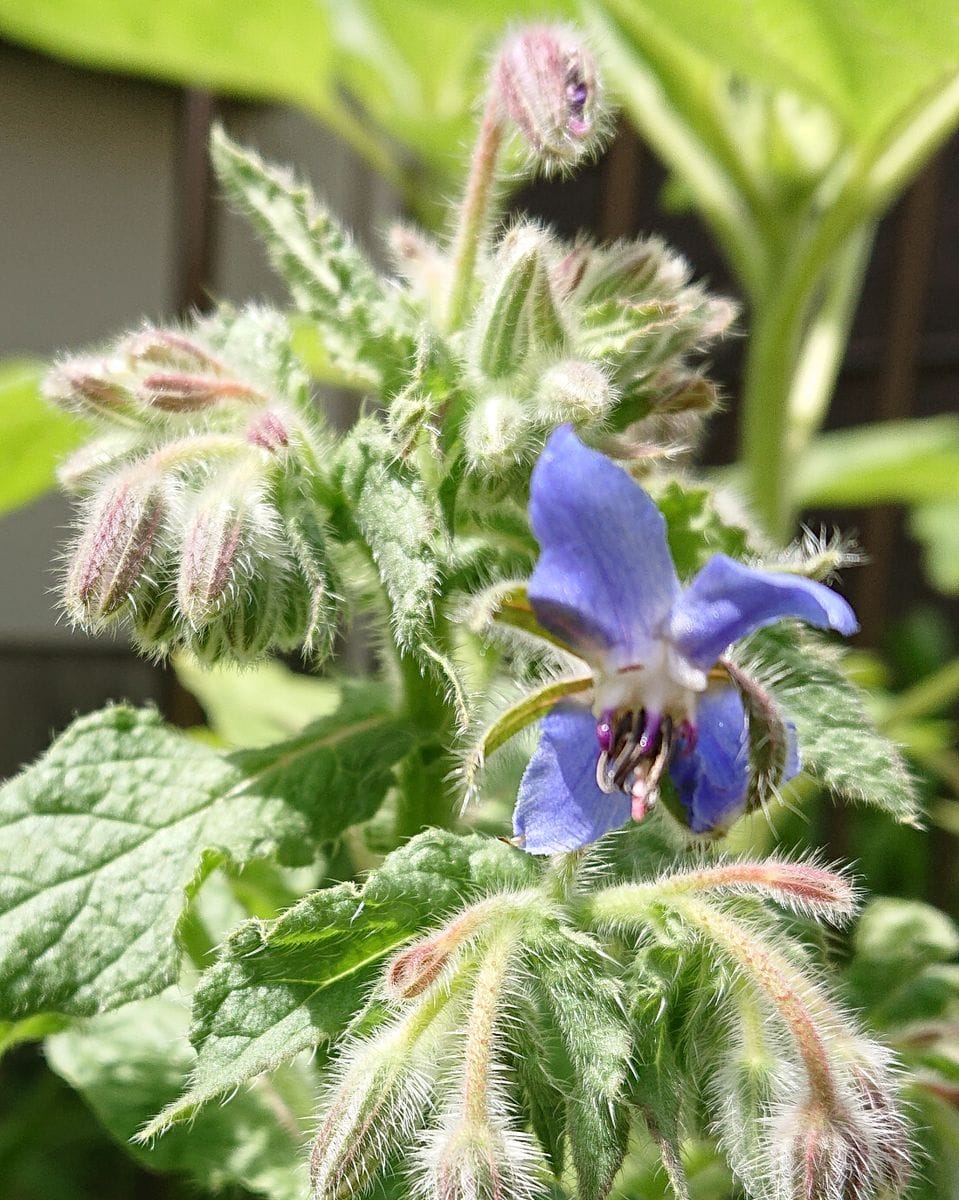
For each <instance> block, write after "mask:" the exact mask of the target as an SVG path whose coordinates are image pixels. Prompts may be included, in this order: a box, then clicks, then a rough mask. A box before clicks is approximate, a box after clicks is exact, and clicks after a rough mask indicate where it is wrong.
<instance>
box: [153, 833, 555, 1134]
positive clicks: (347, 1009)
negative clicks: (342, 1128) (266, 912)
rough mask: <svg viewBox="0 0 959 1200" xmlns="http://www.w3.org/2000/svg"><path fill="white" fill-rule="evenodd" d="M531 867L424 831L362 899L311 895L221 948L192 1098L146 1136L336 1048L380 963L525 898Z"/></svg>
mask: <svg viewBox="0 0 959 1200" xmlns="http://www.w3.org/2000/svg"><path fill="white" fill-rule="evenodd" d="M538 871H539V867H538V865H537V863H536V861H535V860H533V859H531V858H530V857H529V856H527V855H524V854H523V853H521V852H520V851H519V850H515V849H514V848H513V847H511V846H507V845H505V844H504V843H502V842H499V841H497V840H495V839H493V838H485V837H480V836H478V835H475V834H474V835H471V836H468V837H457V836H456V835H455V834H451V833H443V832H440V831H438V830H437V831H429V832H427V833H422V834H420V835H418V836H417V837H415V838H413V839H412V840H411V841H410V842H408V843H407V845H406V846H404V847H403V848H402V849H400V850H397V851H395V852H394V853H393V854H391V855H390V856H389V857H388V858H387V859H386V861H385V862H384V863H383V865H382V867H380V869H379V870H377V871H375V872H374V873H373V874H372V875H371V876H370V878H369V879H368V881H367V882H366V884H365V885H364V887H363V888H361V889H357V888H356V887H355V886H354V885H353V884H350V883H343V884H340V885H338V886H337V887H332V888H328V889H325V890H322V891H319V892H314V893H313V894H312V895H310V896H307V897H306V898H305V899H303V900H302V901H300V903H299V904H297V905H296V906H295V907H293V908H291V909H290V910H289V911H288V912H286V913H284V914H283V915H282V916H281V917H279V918H278V919H277V920H276V921H273V922H271V923H268V924H265V923H263V922H261V921H250V922H247V923H246V924H244V925H241V926H240V927H239V929H237V930H236V931H235V932H234V933H233V934H232V935H231V936H230V938H229V939H228V940H227V943H226V945H225V947H224V950H223V953H222V956H221V958H220V960H219V962H217V963H216V964H215V965H214V966H213V967H212V968H210V970H208V971H207V972H206V973H205V974H204V976H203V978H202V979H201V981H200V984H199V986H198V988H197V990H196V994H195V997H194V1010H193V1017H194V1020H193V1028H192V1030H191V1038H192V1040H193V1044H194V1045H195V1046H196V1048H197V1051H198V1055H199V1057H198V1059H197V1063H196V1067H195V1069H194V1072H193V1075H192V1079H191V1083H190V1088H189V1090H188V1091H187V1092H186V1093H185V1095H184V1096H182V1097H181V1098H180V1099H179V1100H178V1101H177V1102H176V1103H174V1104H172V1105H170V1106H169V1107H168V1108H167V1109H165V1110H164V1111H163V1112H162V1113H161V1114H160V1116H159V1117H157V1119H156V1121H155V1122H154V1124H153V1126H152V1128H153V1129H154V1131H157V1130H160V1129H162V1128H164V1127H165V1126H167V1125H169V1124H171V1123H173V1122H176V1121H180V1120H183V1119H185V1118H187V1117H189V1116H191V1115H192V1114H193V1113H194V1112H195V1111H196V1110H197V1108H199V1107H200V1106H201V1105H203V1104H204V1103H205V1102H206V1101H208V1100H210V1099H212V1098H213V1097H215V1096H218V1095H220V1094H222V1093H224V1092H228V1091H230V1090H232V1089H233V1088H235V1087H237V1086H239V1085H240V1084H242V1083H244V1082H245V1081H246V1080H248V1079H250V1078H251V1077H253V1076H255V1075H258V1074H259V1073H260V1072H261V1071H264V1070H267V1069H270V1068H272V1067H275V1066H276V1065H277V1064H278V1063H280V1062H283V1061H285V1060H286V1059H288V1058H290V1057H292V1056H293V1055H295V1054H297V1053H299V1051H301V1050H304V1049H306V1048H308V1047H311V1046H315V1045H317V1044H318V1043H322V1042H324V1041H327V1040H328V1039H330V1038H333V1037H336V1036H337V1035H338V1034H340V1033H341V1032H342V1031H343V1030H344V1029H345V1028H346V1026H347V1024H348V1023H349V1021H350V1020H351V1019H352V1018H353V1017H354V1016H355V1015H356V1013H357V1011H358V1010H359V1009H360V1008H361V1007H362V1005H363V1003H364V1000H365V998H366V996H367V994H368V992H369V988H370V985H371V983H372V982H373V980H374V979H375V978H376V976H377V974H378V972H379V970H380V969H381V967H382V965H383V961H384V959H385V958H386V957H387V956H388V955H389V954H391V953H392V952H394V951H395V950H397V949H399V947H401V946H402V945H403V944H404V943H405V942H407V941H408V940H409V939H410V938H411V937H413V936H414V935H415V934H417V933H419V932H420V931H422V930H424V929H427V928H428V927H430V926H431V925H434V924H436V923H438V922H440V921H441V920H442V919H443V917H445V916H447V915H448V914H450V913H452V912H454V911H456V910H457V909H458V908H459V907H460V906H461V905H462V903H463V902H464V901H465V900H468V899H469V898H470V897H472V896H476V895H478V894H481V893H486V892H491V891H493V890H495V889H496V888H503V887H523V886H528V885H529V884H530V883H532V882H533V881H534V880H535V878H536V876H537V874H538Z"/></svg>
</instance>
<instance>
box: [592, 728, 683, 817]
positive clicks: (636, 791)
mask: <svg viewBox="0 0 959 1200" xmlns="http://www.w3.org/2000/svg"><path fill="white" fill-rule="evenodd" d="M673 734H674V726H673V719H672V717H670V716H668V715H666V716H661V715H660V714H659V713H648V712H647V711H646V710H645V709H642V708H641V709H637V710H635V711H630V710H628V709H627V710H620V711H619V712H615V711H613V710H612V709H610V710H608V711H606V712H604V713H603V715H602V717H601V718H600V721H599V723H598V724H597V726H596V739H597V741H598V742H599V747H600V753H599V759H598V761H597V763H596V783H597V785H598V786H599V788H600V789H601V790H602V791H603V792H605V793H606V794H607V795H611V794H612V793H613V792H623V793H624V794H625V795H627V796H629V797H630V800H631V801H632V814H633V820H635V821H641V820H642V819H643V817H644V816H645V815H646V814H647V813H648V812H649V810H650V809H651V808H653V807H654V806H655V804H656V802H657V801H658V799H659V783H660V780H661V779H662V777H663V772H664V771H665V770H666V768H667V767H668V766H669V760H670V758H671V756H672V753H673V750H674V748H675V746H676V744H677V741H676V739H675V738H674V736H673Z"/></svg>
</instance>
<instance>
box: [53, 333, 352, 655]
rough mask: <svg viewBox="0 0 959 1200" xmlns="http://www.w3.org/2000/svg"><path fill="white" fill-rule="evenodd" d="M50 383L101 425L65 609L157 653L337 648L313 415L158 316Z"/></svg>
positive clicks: (59, 370)
mask: <svg viewBox="0 0 959 1200" xmlns="http://www.w3.org/2000/svg"><path fill="white" fill-rule="evenodd" d="M44 390H45V393H46V395H47V396H48V398H50V399H51V400H53V401H54V402H55V403H57V404H59V405H61V406H62V407H64V408H66V409H68V410H69V411H72V412H75V413H80V414H83V415H84V416H86V417H87V418H88V419H92V420H93V421H94V422H95V424H96V426H97V427H98V429H100V430H102V432H101V433H100V435H99V436H97V437H95V438H94V439H93V440H92V441H91V442H90V443H88V444H87V445H86V446H84V447H83V448H82V449H81V450H80V451H79V453H78V454H77V455H75V456H74V457H73V458H72V459H70V460H68V461H67V463H66V464H65V465H64V467H63V468H62V471H61V478H62V479H63V481H64V482H65V483H67V484H68V485H69V486H70V487H71V489H72V490H74V491H76V492H78V493H80V496H81V508H80V513H79V519H78V532H77V536H76V538H75V540H74V543H73V545H72V547H71V549H70V551H69V556H68V565H67V571H66V580H65V586H64V598H63V602H64V607H65V609H66V612H67V614H68V615H69V617H70V618H71V620H73V621H74V622H76V623H77V624H79V625H82V626H84V627H85V628H88V629H90V630H93V631H98V630H102V629H104V628H106V627H108V626H114V625H118V624H126V625H128V626H129V627H130V628H131V631H132V635H133V638H134V641H135V642H136V644H137V645H138V647H139V648H140V649H141V650H143V651H144V652H145V653H147V654H151V655H154V656H162V655H165V654H166V653H168V652H170V651H171V650H173V649H176V648H177V647H186V648H188V649H190V650H192V651H193V652H194V653H196V654H197V655H198V656H200V657H201V658H202V659H205V660H207V661H216V660H221V659H234V660H238V661H248V660H251V659H254V658H256V657H258V656H259V655H261V654H263V653H264V652H265V651H266V650H267V649H269V648H270V647H277V648H280V649H293V648H295V647H297V646H303V645H306V646H307V647H308V648H310V649H317V648H320V647H323V648H328V647H329V643H330V640H331V633H330V631H329V630H328V629H325V628H321V626H325V625H326V624H328V623H329V622H331V621H335V612H333V611H332V608H333V605H332V603H331V595H332V590H331V569H330V564H329V555H328V550H327V546H326V539H325V537H324V534H323V529H322V525H321V524H320V523H319V522H317V521H315V520H314V521H312V522H310V521H306V520H305V519H304V516H305V514H306V513H308V512H309V511H310V510H311V505H310V504H309V503H308V488H309V483H308V482H307V480H306V477H305V473H304V471H303V463H304V460H305V459H306V458H308V457H310V455H309V451H310V450H311V448H312V442H313V439H315V436H316V432H317V431H316V429H315V428H314V427H313V425H312V423H311V421H310V418H309V414H307V413H304V412H303V411H301V410H299V409H298V408H297V407H296V406H295V405H292V404H290V403H289V401H287V400H285V399H277V398H276V397H275V396H273V395H271V394H270V393H269V391H268V390H267V389H266V388H265V387H264V386H263V385H262V384H261V382H260V381H259V380H258V379H256V378H251V377H250V374H249V373H248V372H245V371H240V372H238V371H236V370H235V369H232V368H231V367H230V366H228V364H227V363H226V361H225V360H224V359H223V358H221V357H220V355H219V354H218V353H217V352H216V351H215V350H214V349H213V348H211V346H210V344H209V342H208V340H207V339H206V338H205V337H203V336H202V335H189V336H188V335H186V334H183V333H180V332H179V331H171V330H164V329H149V330H145V331H143V332H140V333H137V334H134V335H132V336H130V337H127V338H125V339H124V340H123V341H121V342H120V343H119V345H118V346H117V347H116V348H115V349H114V350H113V351H112V352H111V353H109V354H106V355H103V356H101V357H99V358H93V357H89V356H88V357H84V358H81V359H68V360H67V361H65V362H63V363H61V364H59V365H58V366H56V367H55V368H53V370H52V371H51V372H50V373H49V375H48V376H47V379H46V381H45V389H44Z"/></svg>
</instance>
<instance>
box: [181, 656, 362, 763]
mask: <svg viewBox="0 0 959 1200" xmlns="http://www.w3.org/2000/svg"><path fill="white" fill-rule="evenodd" d="M173 665H174V668H175V670H176V674H177V679H179V681H180V683H182V684H183V686H184V687H185V688H186V689H187V691H190V692H192V693H193V695H194V696H195V697H196V698H197V700H199V702H200V704H201V705H202V707H203V711H204V712H205V713H206V716H207V721H208V722H209V725H210V728H211V729H212V730H213V732H214V733H215V734H216V735H217V737H219V738H221V739H222V740H223V742H224V743H225V744H226V745H227V746H229V747H244V748H247V749H248V748H250V747H252V746H268V745H269V744H270V743H271V742H278V741H280V740H281V739H282V738H286V737H289V736H290V735H291V734H294V733H299V732H300V730H302V729H303V727H304V726H305V725H308V724H309V723H310V722H311V721H315V720H319V719H320V718H321V717H328V716H330V715H331V714H332V713H334V712H335V711H336V709H337V707H338V705H339V703H340V701H341V699H342V695H343V689H342V686H341V685H340V684H339V683H336V682H334V681H333V680H330V679H314V678H313V677H311V676H309V675H297V674H295V673H294V672H293V671H291V670H290V669H289V667H285V666H283V664H282V663H278V662H263V663H258V664H257V665H256V666H253V667H249V668H244V670H242V671H237V669H236V668H235V667H216V666H214V667H205V666H203V665H202V664H201V663H199V662H198V661H197V660H196V659H195V658H193V657H192V656H190V655H187V654H178V655H176V656H175V658H174V663H173Z"/></svg>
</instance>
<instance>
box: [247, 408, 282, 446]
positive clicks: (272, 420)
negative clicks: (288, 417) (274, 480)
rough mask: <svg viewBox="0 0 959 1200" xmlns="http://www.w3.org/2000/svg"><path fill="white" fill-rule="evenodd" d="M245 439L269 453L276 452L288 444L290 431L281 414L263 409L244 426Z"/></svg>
mask: <svg viewBox="0 0 959 1200" xmlns="http://www.w3.org/2000/svg"><path fill="white" fill-rule="evenodd" d="M246 440H247V441H248V442H249V443H250V445H251V446H259V447H260V449H261V450H268V451H269V452H270V453H271V454H278V453H279V452H280V451H281V450H285V449H286V448H287V446H289V444H290V431H289V429H288V428H287V424H286V421H285V420H284V419H283V416H282V415H281V414H280V413H278V412H275V411H273V410H272V409H265V410H264V411H263V412H260V413H257V414H256V416H255V417H254V418H253V420H252V421H250V423H249V425H247V427H246Z"/></svg>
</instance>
